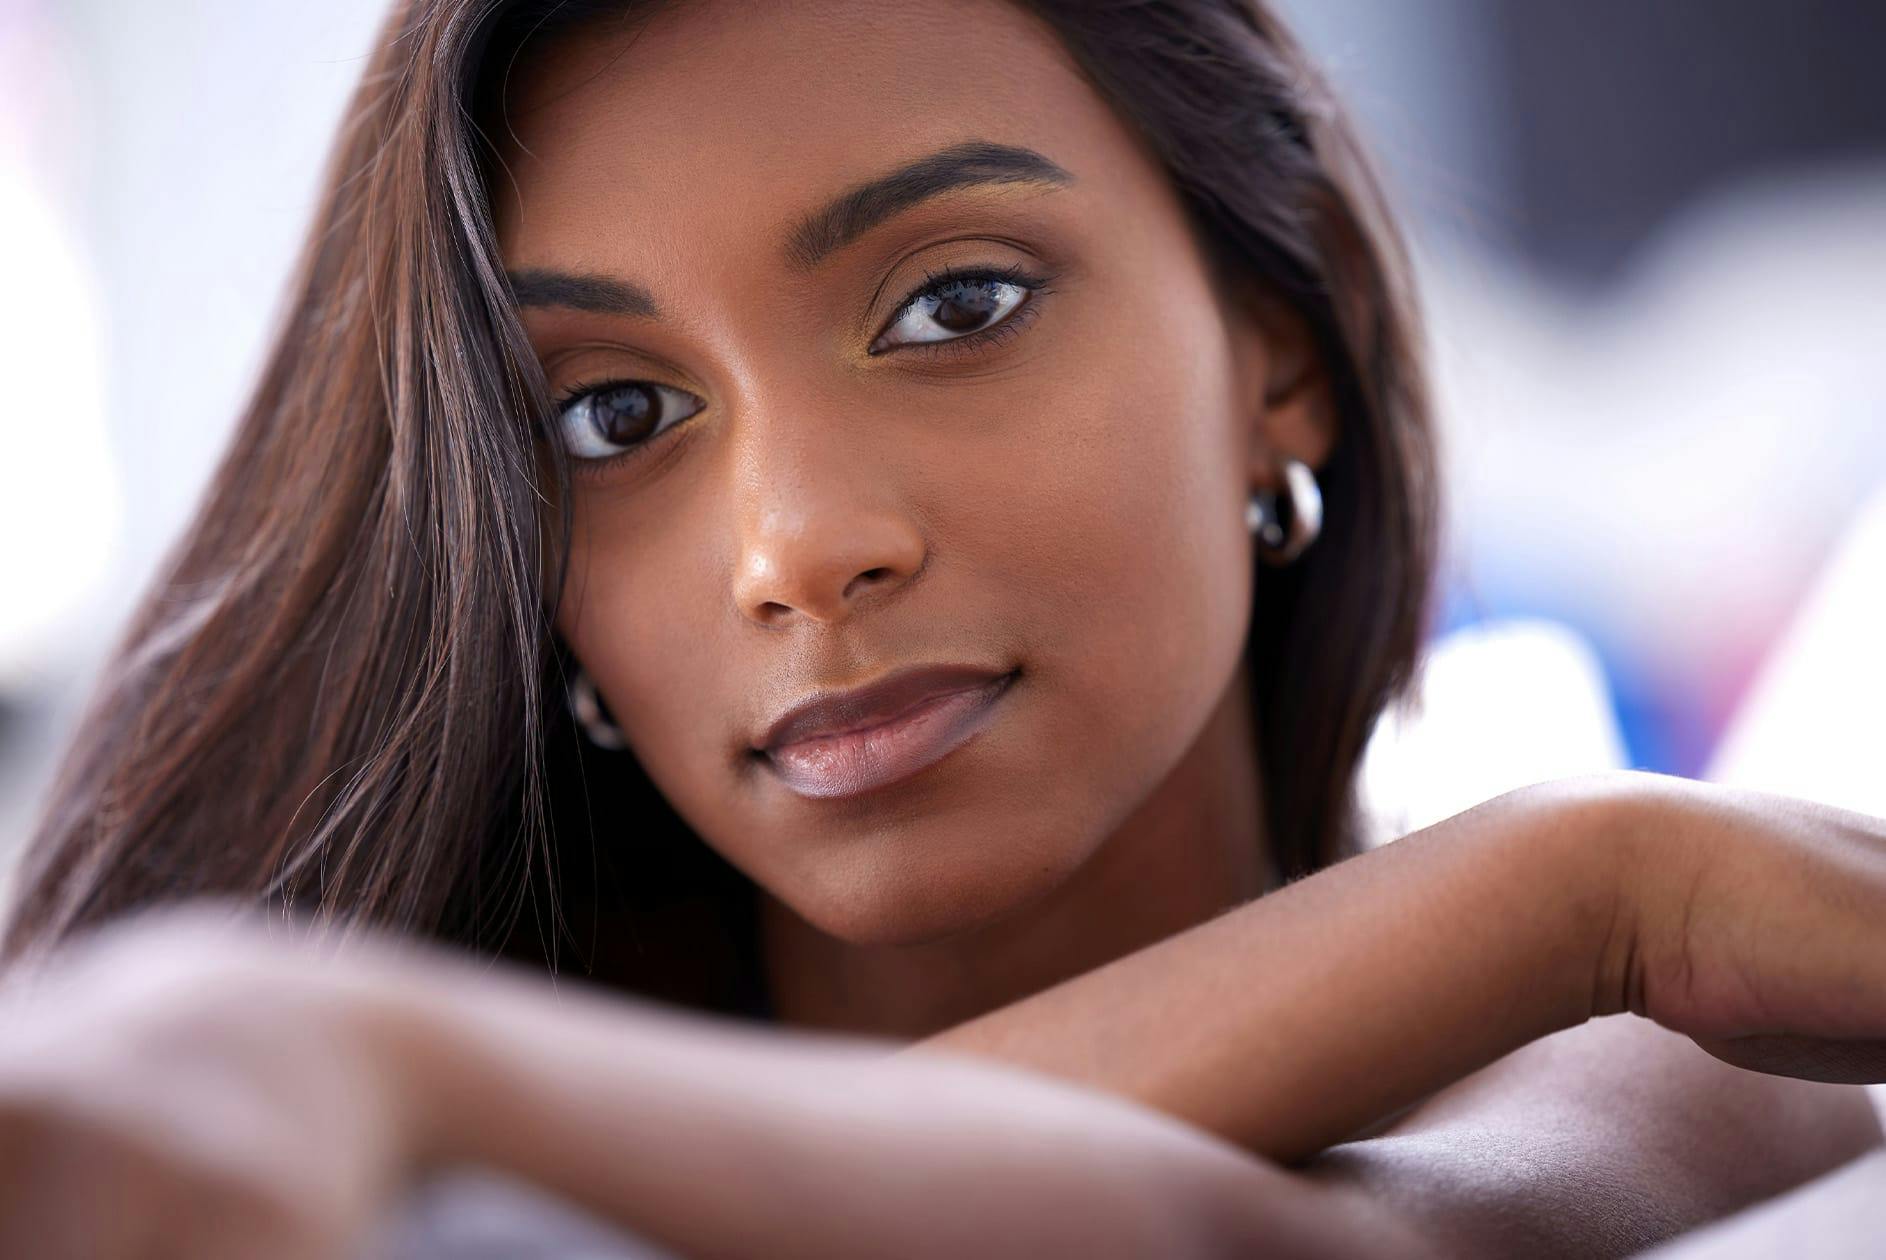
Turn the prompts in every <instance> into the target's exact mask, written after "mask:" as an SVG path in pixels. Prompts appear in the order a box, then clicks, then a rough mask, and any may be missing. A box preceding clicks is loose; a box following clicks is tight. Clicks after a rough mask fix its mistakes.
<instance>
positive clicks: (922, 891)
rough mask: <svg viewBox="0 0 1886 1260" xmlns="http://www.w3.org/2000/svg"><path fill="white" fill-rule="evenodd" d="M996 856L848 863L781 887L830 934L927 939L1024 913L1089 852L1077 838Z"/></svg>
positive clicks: (885, 941)
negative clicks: (811, 881)
mask: <svg viewBox="0 0 1886 1260" xmlns="http://www.w3.org/2000/svg"><path fill="white" fill-rule="evenodd" d="M1008 856H1009V857H1010V859H1011V860H1009V861H1006V862H1001V863H991V862H990V860H989V853H988V851H987V849H986V848H982V849H980V851H979V852H977V853H974V854H970V855H963V856H962V857H961V858H959V860H958V861H955V862H937V861H926V862H911V861H910V860H908V858H907V856H906V855H903V854H898V855H896V856H895V857H888V856H887V858H886V859H885V860H883V861H881V862H880V861H872V860H862V861H860V860H853V861H849V862H846V863H844V865H843V869H842V871H835V872H834V875H833V878H832V879H830V880H826V881H820V882H819V884H818V886H817V887H815V888H811V889H806V888H801V889H800V890H798V892H797V894H796V895H790V896H789V895H786V894H784V893H781V894H779V896H780V899H781V900H782V901H785V902H786V903H787V904H788V905H790V906H791V907H792V908H793V909H794V910H795V911H796V912H797V913H798V914H799V916H800V917H801V918H803V919H805V920H806V922H808V923H810V924H811V925H812V926H813V927H816V928H817V929H819V930H820V931H821V932H824V933H826V934H827V935H828V936H833V937H836V938H838V939H839V940H842V941H844V942H846V943H847V944H850V945H858V946H920V945H931V944H937V943H939V942H942V941H946V940H948V939H949V938H951V937H953V936H957V935H960V934H963V933H967V932H974V931H977V930H979V929H982V928H987V927H990V926H992V925H994V924H996V923H998V922H1000V921H1002V920H1004V919H1006V918H1008V917H1009V916H1011V915H1014V914H1018V913H1022V912H1024V911H1026V910H1027V909H1028V908H1029V907H1030V906H1032V905H1034V904H1036V903H1037V902H1039V901H1041V900H1042V899H1043V898H1044V897H1047V896H1048V895H1049V894H1051V893H1052V892H1054V890H1055V889H1057V888H1059V887H1060V886H1061V885H1062V884H1063V883H1065V882H1066V881H1067V879H1068V877H1069V876H1071V875H1072V874H1073V873H1074V871H1075V870H1077V869H1078V868H1079V866H1080V864H1081V861H1082V860H1083V855H1081V854H1080V853H1079V852H1078V851H1076V850H1075V849H1074V848H1072V847H1071V846H1064V847H1063V848H1062V849H1061V851H1059V852H1055V853H1050V854H1044V853H1043V852H1041V850H1040V848H1038V847H1037V848H1034V849H1023V848H1020V847H1017V848H1012V849H1010V850H1009V854H1008Z"/></svg>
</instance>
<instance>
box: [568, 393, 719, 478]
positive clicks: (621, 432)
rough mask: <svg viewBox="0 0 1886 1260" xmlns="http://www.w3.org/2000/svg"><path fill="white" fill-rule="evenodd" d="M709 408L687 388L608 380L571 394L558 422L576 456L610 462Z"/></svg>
mask: <svg viewBox="0 0 1886 1260" xmlns="http://www.w3.org/2000/svg"><path fill="white" fill-rule="evenodd" d="M704 406H706V404H705V403H704V402H702V401H701V400H700V399H698V398H696V397H695V396H694V395H693V394H690V393H687V392H686V391H685V390H679V389H675V388H673V387H671V386H668V385H657V384H655V383H654V382H653V381H606V382H603V383H602V384H598V385H576V386H573V387H571V388H570V389H568V390H566V391H565V392H564V393H563V395H562V396H561V397H559V398H558V399H557V403H556V418H555V421H554V423H555V425H556V429H557V436H558V438H559V439H560V440H561V441H562V442H563V446H564V449H565V450H567V451H569V453H570V454H571V455H572V456H574V457H575V458H577V459H608V458H609V457H611V456H614V455H621V454H624V453H626V452H628V451H630V450H634V449H635V448H637V447H640V446H643V445H645V444H646V443H647V442H648V440H649V439H650V438H653V437H655V436H657V435H658V434H661V433H665V432H667V431H668V430H669V429H671V428H673V427H674V426H675V425H677V424H679V423H681V421H683V420H686V419H687V418H688V417H689V416H691V415H693V414H694V413H695V412H697V411H699V410H700V409H701V408H702V407H704Z"/></svg>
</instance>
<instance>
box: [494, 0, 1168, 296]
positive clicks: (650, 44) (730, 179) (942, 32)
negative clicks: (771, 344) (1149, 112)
mask: <svg viewBox="0 0 1886 1260" xmlns="http://www.w3.org/2000/svg"><path fill="white" fill-rule="evenodd" d="M505 99H506V106H507V109H506V120H505V122H506V125H502V126H499V127H498V128H497V132H498V136H497V138H498V139H499V140H500V141H501V142H502V149H503V157H504V163H505V170H506V173H507V175H508V178H507V179H503V180H501V183H500V186H499V188H498V189H497V190H496V192H497V196H496V198H495V201H496V204H495V206H494V210H495V212H496V215H497V220H498V229H499V239H500V242H501V245H502V247H503V249H504V252H505V254H506V255H507V258H508V259H509V260H510V261H511V262H512V263H513V264H518V263H523V264H530V263H535V262H539V261H544V262H550V261H559V262H567V261H571V259H570V257H569V250H568V245H569V243H570V242H588V243H591V244H592V245H595V246H604V245H606V243H607V242H608V241H609V240H610V239H611V237H612V236H620V235H621V234H622V233H623V231H624V228H625V225H628V224H631V223H632V224H633V225H634V232H635V235H636V237H637V238H638V239H640V240H642V241H644V242H667V243H670V244H672V245H673V246H675V247H676V248H680V247H682V246H683V244H684V243H685V245H686V246H688V247H693V246H702V247H705V248H707V249H709V250H723V251H724V250H732V249H734V248H735V247H742V248H747V249H750V248H751V247H752V245H753V242H754V241H755V239H756V237H757V236H761V235H763V236H764V237H765V238H766V239H767V240H769V241H770V240H771V239H773V238H774V237H776V236H778V235H779V234H781V233H782V232H783V231H784V230H785V225H786V224H788V223H790V222H791V221H793V219H794V218H795V217H796V216H797V215H798V214H800V213H803V212H804V211H805V210H807V209H809V208H811V207H813V206H815V205H819V204H823V203H824V202H825V201H826V200H827V199H829V197H830V196H831V194H832V193H833V192H834V191H837V190H840V189H842V188H845V187H847V186H850V185H853V184H856V183H858V182H859V181H861V180H865V179H869V178H871V177H873V176H875V175H878V174H881V173H882V172H883V171H884V170H886V169H887V168H888V167H890V166H893V165H896V164H897V163H899V162H901V161H904V160H907V159H910V158H914V157H917V156H920V155H923V154H927V153H931V152H934V151H936V150H939V149H942V148H945V147H948V146H950V145H953V144H960V143H962V142H964V141H965V140H972V139H973V140H981V141H993V142H996V143H1002V144H1013V145H1021V146H1026V147H1029V148H1033V149H1036V150H1038V151H1040V152H1041V153H1043V154H1044V155H1045V156H1047V157H1048V158H1050V159H1051V160H1053V161H1054V162H1056V163H1058V164H1059V165H1061V166H1062V167H1064V168H1066V169H1067V170H1069V171H1070V172H1072V173H1073V174H1074V175H1075V176H1076V177H1077V179H1078V180H1079V182H1080V183H1081V184H1082V185H1083V186H1084V187H1091V186H1092V184H1093V182H1094V180H1095V179H1097V178H1099V179H1107V178H1110V179H1111V181H1112V183H1113V185H1114V186H1116V187H1117V185H1118V184H1119V183H1120V182H1121V181H1123V180H1133V179H1139V180H1142V181H1143V180H1145V179H1148V178H1156V177H1157V171H1156V168H1155V167H1154V166H1153V165H1152V164H1151V162H1150V159H1149V158H1148V157H1147V155H1145V154H1144V153H1142V152H1139V151H1138V150H1137V148H1136V145H1135V142H1134V141H1133V140H1132V139H1131V137H1130V135H1129V133H1128V132H1127V130H1126V128H1125V127H1124V126H1123V124H1121V123H1120V122H1119V120H1118V119H1117V118H1115V117H1114V115H1113V113H1112V111H1111V110H1110V109H1109V108H1108V107H1107V105H1106V104H1105V102H1104V101H1103V100H1102V99H1101V98H1100V97H1099V95H1098V94H1097V93H1096V92H1095V91H1094V90H1093V88H1092V87H1091V86H1089V85H1088V83H1087V82H1086V81H1085V80H1084V79H1083V78H1082V77H1081V75H1080V73H1079V71H1078V70H1077V68H1076V67H1075V64H1074V62H1073V60H1072V58H1071V57H1070V56H1069V54H1068V52H1067V50H1066V48H1065V47H1064V46H1063V45H1062V44H1061V42H1060V40H1059V38H1058V37H1057V36H1056V34H1055V33H1054V31H1053V30H1052V29H1051V28H1050V27H1048V26H1046V25H1045V24H1044V23H1042V22H1041V21H1040V20H1039V19H1037V18H1035V17H1034V16H1033V15H1032V14H1029V13H1027V12H1026V11H1024V10H1023V9H1022V8H1021V7H1020V6H1018V5H1015V4H1012V3H1009V2H1007V0H926V2H924V3H914V4H913V3H909V2H908V0H889V2H887V0H759V2H757V3H755V2H751V0H683V2H681V3H678V4H671V5H665V6H661V7H660V8H658V9H657V10H655V11H654V12H653V13H647V14H645V13H636V12H633V11H631V12H630V13H628V14H626V15H625V16H624V17H622V18H603V19H599V20H598V21H596V22H594V23H591V24H589V25H587V26H584V27H582V28H579V29H577V30H575V31H573V32H570V33H568V34H565V35H562V36H560V37H558V38H557V39H556V40H554V41H549V42H540V43H539V44H537V45H534V46H531V47H528V48H527V49H526V52H525V55H524V57H522V58H521V59H520V61H519V64H518V65H517V67H516V70H515V72H514V73H513V74H512V75H511V77H510V80H509V83H508V87H507V91H506V98H505ZM611 252H613V251H611ZM553 255H554V257H552V256H553Z"/></svg>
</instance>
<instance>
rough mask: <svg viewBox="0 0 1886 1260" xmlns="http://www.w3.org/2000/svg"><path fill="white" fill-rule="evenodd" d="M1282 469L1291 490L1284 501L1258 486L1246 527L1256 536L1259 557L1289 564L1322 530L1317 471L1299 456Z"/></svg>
mask: <svg viewBox="0 0 1886 1260" xmlns="http://www.w3.org/2000/svg"><path fill="white" fill-rule="evenodd" d="M1283 473H1284V486H1285V488H1286V490H1287V492H1288V493H1286V494H1285V495H1284V496H1283V497H1282V501H1281V502H1279V497H1278V494H1277V492H1276V491H1275V490H1256V491H1253V492H1252V494H1251V500H1250V502H1249V503H1247V504H1245V505H1244V524H1245V527H1246V528H1247V529H1249V530H1250V531H1251V533H1252V534H1254V535H1256V536H1257V558H1258V559H1259V560H1262V561H1263V562H1264V563H1266V564H1289V563H1290V562H1291V561H1292V560H1295V559H1296V558H1297V557H1298V556H1300V555H1302V554H1303V549H1304V548H1305V547H1308V546H1309V545H1310V544H1311V543H1313V542H1315V541H1316V536H1317V535H1318V534H1320V533H1321V532H1322V531H1323V493H1322V491H1321V490H1319V489H1317V486H1316V474H1315V473H1313V472H1311V471H1310V466H1309V465H1308V464H1306V463H1304V462H1303V461H1302V460H1300V459H1286V460H1285V461H1284V462H1283Z"/></svg>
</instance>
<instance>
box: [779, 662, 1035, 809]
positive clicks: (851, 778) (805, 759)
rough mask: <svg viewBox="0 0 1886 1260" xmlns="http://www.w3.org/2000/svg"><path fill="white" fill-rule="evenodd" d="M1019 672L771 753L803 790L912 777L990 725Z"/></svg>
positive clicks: (824, 793)
mask: <svg viewBox="0 0 1886 1260" xmlns="http://www.w3.org/2000/svg"><path fill="white" fill-rule="evenodd" d="M1014 679H1015V675H1014V674H1005V675H1003V676H1002V677H1001V678H998V679H995V680H994V681H993V682H991V683H989V684H988V685H987V686H983V687H978V688H976V689H975V690H973V691H952V692H950V693H949V694H948V695H942V696H936V697H933V698H932V699H929V700H926V701H924V702H923V703H922V704H920V705H918V706H917V707H916V708H914V709H910V710H908V711H906V712H904V713H902V714H899V715H898V716H897V717H896V718H894V719H892V720H891V721H889V722H885V723H882V724H880V725H878V726H871V727H866V728H865V729H864V730H861V731H847V732H846V733H845V734H843V735H833V736H830V737H828V738H825V739H806V740H800V741H799V742H798V743H795V744H785V745H782V746H781V747H779V748H775V749H772V750H771V751H770V752H768V753H767V761H768V762H769V763H770V764H771V765H772V767H773V770H774V772H775V773H777V774H778V775H779V777H780V778H781V779H783V780H784V781H785V783H786V786H787V787H789V788H791V789H792V790H793V791H795V792H797V793H799V795H801V796H810V797H816V798H820V799H828V798H831V797H838V796H857V795H859V794H861V793H864V792H869V791H872V790H874V789H876V788H881V787H885V786H888V785H889V784H892V783H897V782H899V781H901V780H903V779H907V778H909V777H910V776H911V775H913V774H916V773H917V772H918V771H919V770H923V769H925V768H927V767H929V766H932V765H935V764H936V763H937V762H939V761H941V760H943V758H944V757H945V756H947V755H949V753H951V752H952V751H954V750H955V749H957V748H959V747H961V746H962V744H963V743H964V742H965V741H966V740H968V739H969V737H970V736H972V735H974V734H975V733H976V732H977V731H979V730H981V729H982V728H983V727H984V726H986V725H988V722H989V719H990V717H991V716H992V714H993V713H994V710H995V702H996V701H997V700H998V699H1000V698H1001V696H1002V693H1003V692H1005V691H1007V690H1008V685H1009V683H1011V682H1013V681H1014Z"/></svg>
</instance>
